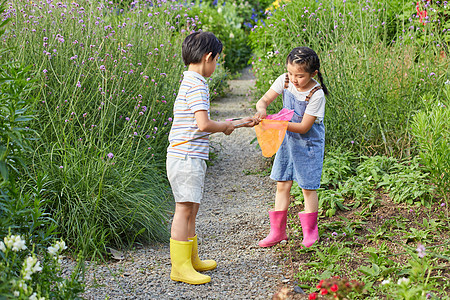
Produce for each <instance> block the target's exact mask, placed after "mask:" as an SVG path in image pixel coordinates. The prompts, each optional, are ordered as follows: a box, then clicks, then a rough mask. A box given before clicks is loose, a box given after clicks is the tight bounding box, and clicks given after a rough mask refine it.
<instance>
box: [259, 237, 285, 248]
mask: <svg viewBox="0 0 450 300" xmlns="http://www.w3.org/2000/svg"><path fill="white" fill-rule="evenodd" d="M282 241H287V239H282V240H279V241H277V242H271V243H269V244H263V245H261V244H260V243H258V245H259V246H260V247H261V248H267V247H272V246H275V245H276V244H279V243H281V242H282Z"/></svg>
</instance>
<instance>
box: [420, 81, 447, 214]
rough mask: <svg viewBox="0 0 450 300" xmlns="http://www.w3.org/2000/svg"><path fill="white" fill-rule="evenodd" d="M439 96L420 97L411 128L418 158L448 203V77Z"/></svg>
mask: <svg viewBox="0 0 450 300" xmlns="http://www.w3.org/2000/svg"><path fill="white" fill-rule="evenodd" d="M442 90H443V94H442V96H441V97H434V96H429V95H426V96H424V97H423V101H424V104H425V106H426V108H425V109H424V110H421V111H419V112H418V113H417V114H416V115H415V116H414V117H413V120H412V123H411V127H412V128H411V132H412V134H413V135H414V138H415V141H416V144H417V148H418V150H419V151H420V162H421V163H422V164H424V165H425V168H426V170H427V171H428V172H429V175H430V176H429V177H430V179H431V181H432V182H433V184H434V185H435V186H436V191H437V193H438V195H439V196H440V197H443V198H445V199H446V201H447V205H449V198H448V197H449V195H448V191H449V188H450V146H449V143H448V141H449V139H450V125H449V122H448V120H449V119H450V111H449V106H450V81H447V82H446V83H445V85H444V88H443V89H442Z"/></svg>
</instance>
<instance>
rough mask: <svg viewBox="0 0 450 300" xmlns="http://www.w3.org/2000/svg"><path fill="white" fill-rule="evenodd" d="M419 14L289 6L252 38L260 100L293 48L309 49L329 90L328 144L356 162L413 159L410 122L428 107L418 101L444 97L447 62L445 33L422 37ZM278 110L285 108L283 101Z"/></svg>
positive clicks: (339, 4) (391, 8)
mask: <svg viewBox="0 0 450 300" xmlns="http://www.w3.org/2000/svg"><path fill="white" fill-rule="evenodd" d="M407 5H409V9H408V10H406V9H405V8H404V6H407ZM414 10H415V6H414V5H413V4H412V3H410V2H404V3H403V2H402V1H381V2H380V1H345V2H344V1H331V2H315V1H304V0H292V1H288V2H286V3H285V4H284V5H282V6H280V7H279V9H277V10H275V11H273V12H271V13H270V15H268V17H267V19H266V20H265V21H264V23H262V22H261V23H259V24H258V26H256V27H254V28H253V30H252V32H251V33H250V36H249V38H250V43H251V46H252V49H253V52H254V54H255V56H254V58H253V59H252V66H253V70H254V73H255V76H256V77H257V80H256V87H257V92H256V94H257V95H256V97H259V96H260V95H262V94H263V93H265V92H266V91H267V90H268V89H269V87H270V85H271V84H272V82H273V80H275V78H277V77H278V76H279V75H281V74H282V73H284V72H285V71H286V70H285V59H286V56H287V54H288V53H289V52H290V51H291V50H292V48H294V47H297V46H309V47H311V48H312V49H314V50H315V51H316V52H317V53H318V55H319V57H320V59H321V69H322V73H323V75H324V78H325V84H326V85H327V87H328V88H329V90H330V96H329V97H327V109H326V116H325V125H326V127H327V143H328V145H329V146H332V147H337V146H341V147H343V148H352V150H353V151H355V152H356V153H358V154H359V155H361V154H366V155H374V154H385V155H390V156H396V157H399V158H400V157H405V156H409V155H410V154H411V135H410V127H411V126H410V123H411V116H412V114H413V112H415V111H417V110H419V109H422V108H423V107H424V104H423V103H422V101H421V100H420V96H421V95H423V94H426V93H430V95H434V96H436V97H438V96H439V95H440V94H441V87H442V85H443V83H444V82H445V81H446V80H447V77H448V61H447V60H446V58H447V57H448V55H449V53H448V47H447V46H446V44H445V43H442V40H443V39H444V38H445V37H444V36H445V35H446V31H442V30H441V32H437V31H431V30H427V29H425V31H423V30H422V29H423V28H422V27H417V26H416V25H417V24H416V22H417V20H416V17H417V15H416V13H414ZM403 11H405V18H403V16H401V17H400V14H401V13H402V12H403ZM431 18H433V19H431ZM434 18H435V17H434V16H430V19H429V21H430V22H433V23H435V24H443V23H442V22H443V21H444V19H442V18H441V16H440V15H436V18H438V19H434ZM447 23H448V22H447ZM427 25H428V24H427ZM439 26H441V25H439ZM445 26H447V25H445ZM422 37H424V39H423V40H420V41H419V40H418V39H419V38H420V39H422ZM424 49H426V50H425V51H424ZM373 83H376V84H373ZM273 106H274V109H280V108H281V101H277V102H274V103H273Z"/></svg>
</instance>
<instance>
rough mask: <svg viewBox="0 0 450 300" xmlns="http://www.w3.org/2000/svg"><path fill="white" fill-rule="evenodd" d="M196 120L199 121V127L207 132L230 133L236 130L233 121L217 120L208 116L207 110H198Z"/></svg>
mask: <svg viewBox="0 0 450 300" xmlns="http://www.w3.org/2000/svg"><path fill="white" fill-rule="evenodd" d="M195 120H196V121H197V126H198V129H200V130H201V131H206V132H223V133H225V134H226V135H229V134H231V133H232V132H233V130H234V124H233V122H231V121H225V122H217V121H213V120H211V119H210V118H209V117H208V112H207V111H206V110H198V111H196V112H195Z"/></svg>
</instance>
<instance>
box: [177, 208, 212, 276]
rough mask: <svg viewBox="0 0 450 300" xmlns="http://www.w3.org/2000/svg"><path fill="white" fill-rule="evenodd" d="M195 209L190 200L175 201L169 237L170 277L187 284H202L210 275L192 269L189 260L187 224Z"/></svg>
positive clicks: (190, 245)
mask: <svg viewBox="0 0 450 300" xmlns="http://www.w3.org/2000/svg"><path fill="white" fill-rule="evenodd" d="M197 210H198V207H197ZM195 211H196V209H195V205H194V203H192V202H177V203H176V204H175V214H174V216H173V221H172V229H171V236H172V238H171V239H170V260H171V263H172V270H171V272H170V278H171V279H172V280H175V281H182V282H186V283H189V284H204V283H207V282H210V281H211V277H209V276H207V275H203V274H200V273H198V272H197V271H196V270H195V269H194V267H193V265H192V261H191V259H192V249H193V241H192V240H189V239H188V236H189V230H190V229H189V228H190V227H189V226H190V225H189V224H190V221H191V216H192V214H193V212H195ZM194 228H195V222H194Z"/></svg>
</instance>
